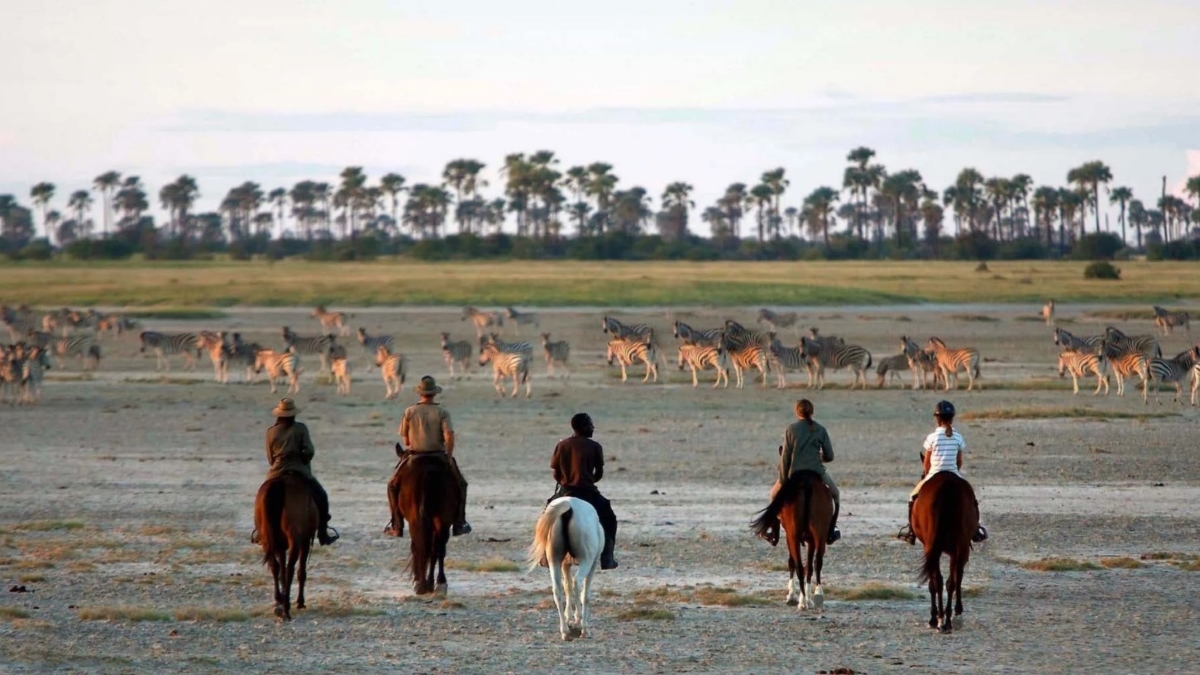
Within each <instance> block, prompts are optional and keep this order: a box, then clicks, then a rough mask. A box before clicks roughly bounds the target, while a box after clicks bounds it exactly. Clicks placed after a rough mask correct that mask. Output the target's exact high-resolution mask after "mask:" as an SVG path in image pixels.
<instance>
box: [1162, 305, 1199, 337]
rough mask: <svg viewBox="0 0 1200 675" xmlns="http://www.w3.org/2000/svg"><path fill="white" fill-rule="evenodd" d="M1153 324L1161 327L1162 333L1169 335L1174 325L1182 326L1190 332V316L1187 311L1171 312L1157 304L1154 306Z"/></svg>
mask: <svg viewBox="0 0 1200 675" xmlns="http://www.w3.org/2000/svg"><path fill="white" fill-rule="evenodd" d="M1154 325H1155V326H1156V327H1157V328H1161V329H1162V332H1163V335H1170V334H1171V330H1172V329H1173V328H1175V327H1176V326H1183V327H1184V328H1185V329H1186V330H1187V332H1189V333H1190V332H1192V325H1191V317H1189V316H1188V313H1187V312H1172V311H1171V310H1168V309H1163V308H1162V307H1159V306H1158V305H1155V306H1154Z"/></svg>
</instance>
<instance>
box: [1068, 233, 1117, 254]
mask: <svg viewBox="0 0 1200 675" xmlns="http://www.w3.org/2000/svg"><path fill="white" fill-rule="evenodd" d="M1124 247H1125V242H1123V241H1121V238H1120V237H1118V236H1117V235H1115V234H1113V233H1111V232H1101V233H1099V234H1088V235H1084V236H1082V237H1080V238H1079V241H1078V242H1076V243H1075V247H1074V248H1072V249H1071V257H1072V258H1074V259H1075V260H1112V259H1113V257H1114V256H1116V255H1117V251H1120V250H1121V249H1122V248H1124Z"/></svg>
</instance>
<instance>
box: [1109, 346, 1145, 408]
mask: <svg viewBox="0 0 1200 675" xmlns="http://www.w3.org/2000/svg"><path fill="white" fill-rule="evenodd" d="M1107 359H1108V365H1109V367H1110V368H1112V372H1113V376H1114V377H1116V379H1117V396H1124V395H1125V378H1127V377H1132V376H1134V375H1137V376H1138V377H1139V378H1141V380H1142V402H1143V403H1145V402H1146V396H1147V393H1148V390H1149V379H1150V371H1149V364H1150V360H1149V359H1147V358H1146V355H1145V354H1140V353H1133V352H1131V353H1129V354H1120V355H1118V356H1111V357H1107Z"/></svg>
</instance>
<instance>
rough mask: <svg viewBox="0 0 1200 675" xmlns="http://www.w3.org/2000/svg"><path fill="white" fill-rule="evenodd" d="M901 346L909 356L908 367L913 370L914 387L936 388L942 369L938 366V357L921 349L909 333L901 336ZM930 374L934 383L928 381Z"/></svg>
mask: <svg viewBox="0 0 1200 675" xmlns="http://www.w3.org/2000/svg"><path fill="white" fill-rule="evenodd" d="M900 348H901V349H902V350H904V355H905V356H907V357H908V367H909V369H910V370H912V374H913V389H923V388H930V387H932V388H934V389H936V388H937V386H938V381H939V379H940V378H941V373H942V371H941V369H939V368H938V365H937V359H936V358H934V356H933V354H932V353H931V352H929V351H926V350H924V349H921V347H920V346H919V345H918V344H917V343H916V342H913V341H912V339H910V338H909V337H908V336H907V335H901V336H900ZM930 374H932V375H933V384H932V385H930V384H929V383H928V381H927V380H928V379H929V375H930Z"/></svg>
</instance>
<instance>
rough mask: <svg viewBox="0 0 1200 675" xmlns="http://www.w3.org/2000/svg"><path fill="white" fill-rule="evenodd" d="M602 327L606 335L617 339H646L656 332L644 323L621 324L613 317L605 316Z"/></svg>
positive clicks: (601, 321)
mask: <svg viewBox="0 0 1200 675" xmlns="http://www.w3.org/2000/svg"><path fill="white" fill-rule="evenodd" d="M600 327H601V328H603V329H604V332H605V333H608V334H609V335H611V336H613V338H615V339H631V338H645V337H648V336H649V335H650V334H652V333H653V332H654V329H653V328H651V327H650V326H649V325H648V324H644V323H630V324H627V323H621V322H620V321H618V320H617V319H614V318H613V317H611V316H605V317H604V318H602V319H601V320H600Z"/></svg>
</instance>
